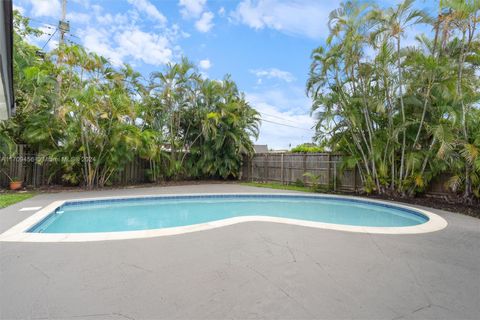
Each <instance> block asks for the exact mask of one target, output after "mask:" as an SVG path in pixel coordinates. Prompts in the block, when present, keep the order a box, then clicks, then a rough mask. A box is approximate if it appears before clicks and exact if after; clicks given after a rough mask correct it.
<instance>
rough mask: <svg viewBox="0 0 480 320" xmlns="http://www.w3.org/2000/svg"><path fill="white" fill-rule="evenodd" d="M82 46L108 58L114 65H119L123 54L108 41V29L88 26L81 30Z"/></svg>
mask: <svg viewBox="0 0 480 320" xmlns="http://www.w3.org/2000/svg"><path fill="white" fill-rule="evenodd" d="M80 36H81V38H82V39H83V44H84V46H85V47H86V48H87V49H88V50H90V51H93V52H95V53H97V54H99V55H101V56H104V57H105V58H107V59H109V60H110V61H111V62H112V63H113V64H114V65H117V66H118V65H121V64H122V60H123V56H122V54H120V52H119V50H116V49H115V48H114V47H113V46H112V43H111V42H110V36H109V34H108V31H107V30H105V29H101V28H88V29H86V30H84V31H82V32H81V34H80Z"/></svg>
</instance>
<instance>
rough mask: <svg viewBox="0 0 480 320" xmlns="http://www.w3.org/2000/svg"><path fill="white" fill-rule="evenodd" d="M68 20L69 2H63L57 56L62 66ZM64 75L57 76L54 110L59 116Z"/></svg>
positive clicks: (68, 25) (63, 0)
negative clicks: (56, 101) (56, 98)
mask: <svg viewBox="0 0 480 320" xmlns="http://www.w3.org/2000/svg"><path fill="white" fill-rule="evenodd" d="M66 18H67V0H62V17H61V19H60V21H58V30H59V31H60V39H59V40H58V56H57V65H60V64H61V63H62V62H63V52H62V51H63V44H64V43H65V33H67V32H69V31H70V23H69V22H68V21H67V20H66ZM62 82H63V78H62V73H61V71H60V72H59V73H58V76H57V85H58V103H57V105H56V106H55V108H54V113H55V114H57V111H58V108H59V107H60V105H61V103H62V102H61V101H62V98H61V96H62V95H61V93H62Z"/></svg>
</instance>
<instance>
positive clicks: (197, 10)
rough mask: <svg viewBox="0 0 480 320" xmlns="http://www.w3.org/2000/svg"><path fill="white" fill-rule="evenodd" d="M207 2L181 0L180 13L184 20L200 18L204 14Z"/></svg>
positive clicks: (201, 0)
mask: <svg viewBox="0 0 480 320" xmlns="http://www.w3.org/2000/svg"><path fill="white" fill-rule="evenodd" d="M206 2H207V0H180V1H179V3H178V5H179V6H180V7H181V8H182V9H181V10H180V13H181V14H182V17H184V18H198V17H200V15H201V14H202V12H203V9H204V7H205V4H206Z"/></svg>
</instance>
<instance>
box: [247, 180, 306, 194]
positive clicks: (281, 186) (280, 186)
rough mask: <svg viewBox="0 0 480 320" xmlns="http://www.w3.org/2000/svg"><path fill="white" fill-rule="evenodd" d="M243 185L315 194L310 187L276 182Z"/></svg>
mask: <svg viewBox="0 0 480 320" xmlns="http://www.w3.org/2000/svg"><path fill="white" fill-rule="evenodd" d="M240 184H241V185H244V186H250V187H261V188H270V189H280V190H293V191H303V192H315V191H314V190H313V189H312V188H310V187H300V186H295V185H289V184H281V183H275V182H266V183H263V182H241V183H240Z"/></svg>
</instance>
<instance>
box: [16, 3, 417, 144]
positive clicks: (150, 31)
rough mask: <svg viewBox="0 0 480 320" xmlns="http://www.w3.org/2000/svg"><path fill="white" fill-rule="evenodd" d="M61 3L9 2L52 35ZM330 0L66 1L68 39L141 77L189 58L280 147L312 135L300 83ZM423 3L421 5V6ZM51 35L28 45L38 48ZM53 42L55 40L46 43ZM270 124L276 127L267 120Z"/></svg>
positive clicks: (264, 139) (320, 38)
mask: <svg viewBox="0 0 480 320" xmlns="http://www.w3.org/2000/svg"><path fill="white" fill-rule="evenodd" d="M60 2H61V0H13V3H14V7H15V8H17V9H18V10H20V11H21V12H22V13H23V14H24V15H26V16H28V17H31V18H32V25H34V26H36V27H39V28H41V29H43V30H44V31H45V32H47V33H51V32H52V31H53V30H54V29H52V26H53V27H55V26H56V25H57V22H58V19H59V18H60V14H61V6H60ZM339 3H340V1H336V0H330V1H327V0H317V1H315V0H312V1H305V0H255V1H253V0H252V1H250V0H238V1H233V0H232V1H218V0H217V1H213V0H67V20H69V21H70V26H71V34H69V35H68V36H67V39H69V41H73V42H76V43H80V44H82V45H84V46H85V47H86V48H87V49H89V50H91V51H95V52H97V53H99V54H101V55H103V56H105V57H107V58H109V59H110V60H111V61H112V63H114V64H117V65H119V64H121V63H122V62H126V63H129V64H131V65H133V66H134V67H135V69H136V70H138V71H140V72H141V73H142V74H143V75H144V76H145V77H148V75H149V74H150V72H152V71H158V70H161V69H162V67H163V66H164V65H165V63H167V62H169V61H178V60H179V59H180V57H181V56H186V57H188V58H189V59H190V60H191V61H193V62H194V63H196V64H197V65H198V68H199V71H201V72H202V73H204V74H205V75H206V76H208V77H209V78H212V79H221V78H222V77H223V76H224V75H225V74H227V73H229V74H231V75H232V77H233V79H234V80H235V81H236V82H237V84H238V85H239V88H240V90H242V91H243V92H245V94H246V97H247V99H248V101H249V102H250V103H251V105H252V106H253V107H255V108H256V109H257V110H258V111H259V112H260V113H261V116H262V119H263V120H264V121H263V122H262V126H261V130H260V138H259V139H258V141H256V143H258V144H268V146H269V148H275V149H286V148H289V146H290V145H291V146H292V147H293V146H295V145H297V144H300V143H303V142H310V141H311V137H312V135H313V133H314V131H313V130H312V126H313V123H314V121H313V119H312V118H311V117H310V101H309V99H308V98H307V97H306V95H305V82H306V79H307V74H308V68H309V64H310V53H311V51H312V50H313V49H314V48H316V47H318V46H319V45H321V44H323V43H324V39H325V38H326V36H327V35H328V27H327V20H328V14H329V13H330V11H331V10H333V9H335V8H336V7H338V6H339ZM420 3H421V4H424V2H423V1H421V2H420ZM49 37H50V36H49V35H48V34H45V35H43V36H42V37H40V38H39V39H35V40H33V41H34V42H35V43H36V44H38V45H40V46H43V45H45V43H47V40H48V38H49ZM56 44H57V38H56V37H54V38H52V40H50V41H49V42H48V44H47V45H46V49H51V48H53V47H54V46H55V45H56ZM273 122H275V123H273Z"/></svg>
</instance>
